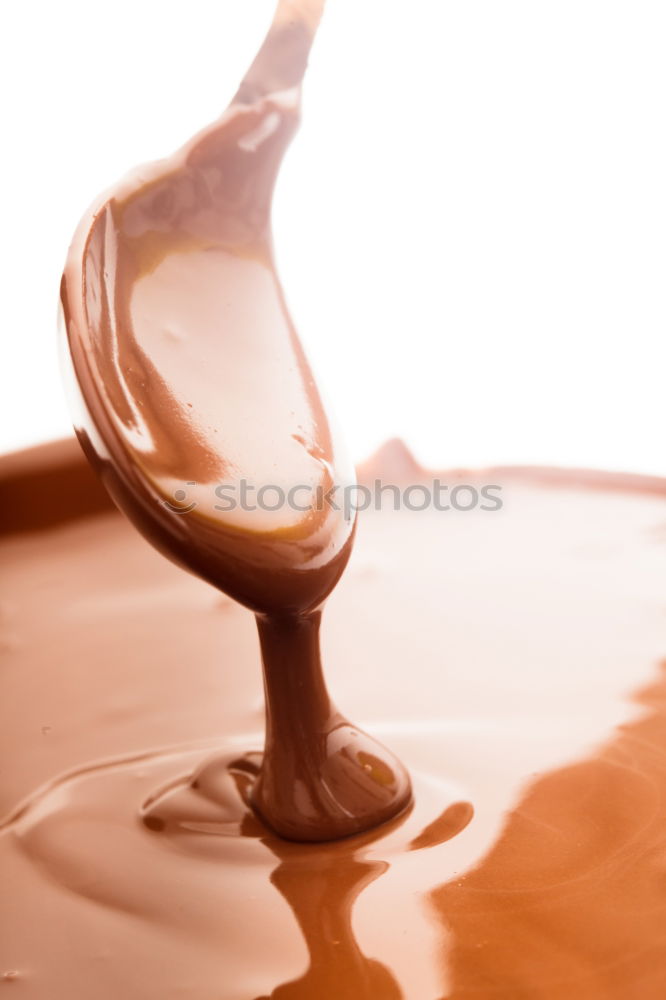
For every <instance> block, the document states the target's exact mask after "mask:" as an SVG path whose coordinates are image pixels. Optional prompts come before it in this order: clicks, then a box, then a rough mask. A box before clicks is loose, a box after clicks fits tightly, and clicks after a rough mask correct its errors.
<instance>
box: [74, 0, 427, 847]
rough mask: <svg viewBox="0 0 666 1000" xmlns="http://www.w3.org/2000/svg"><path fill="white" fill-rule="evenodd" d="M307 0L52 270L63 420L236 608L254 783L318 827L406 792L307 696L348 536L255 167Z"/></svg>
mask: <svg viewBox="0 0 666 1000" xmlns="http://www.w3.org/2000/svg"><path fill="white" fill-rule="evenodd" d="M322 6H323V0H311V2H308V0H303V2H300V3H299V2H296V0H285V2H282V3H280V4H279V6H278V8H277V12H276V15H275V18H274V21H273V24H272V26H271V29H270V31H269V33H268V35H267V38H266V40H265V42H264V44H263V46H262V48H261V49H260V51H259V53H258V55H257V57H256V59H255V61H254V62H253V64H252V66H251V67H250V69H249V71H248V73H247V75H246V76H245V79H244V80H243V82H242V84H241V86H240V88H239V90H238V92H237V94H236V96H235V97H234V99H233V101H232V103H231V105H230V106H229V108H228V110H227V111H226V112H225V114H224V115H223V117H222V118H221V119H220V120H219V121H217V122H216V123H215V124H214V125H212V126H211V127H209V128H208V129H206V130H204V131H203V132H202V133H200V134H199V135H198V136H197V137H196V138H195V139H193V140H192V141H191V142H190V143H188V144H187V145H186V146H185V147H184V148H183V149H181V150H180V151H179V152H178V153H176V154H175V155H174V156H172V157H171V158H169V159H168V160H164V161H162V162H160V163H158V164H155V165H152V166H149V167H147V168H143V169H140V170H138V171H136V172H135V173H134V174H132V175H131V176H130V177H129V179H127V180H125V181H124V182H123V183H121V184H120V185H119V186H118V187H117V189H115V190H114V191H113V192H111V193H110V194H107V195H106V196H104V198H103V199H102V200H101V201H100V203H99V204H98V205H97V206H96V207H95V208H94V209H93V211H92V212H91V213H90V214H89V215H87V216H86V217H85V218H84V219H83V221H82V223H81V224H80V226H79V229H78V230H77V233H76V235H75V238H74V241H73V244H72V247H71V249H70V253H69V257H68V260H67V265H66V269H65V274H64V277H63V282H62V296H61V297H62V305H63V312H64V320H65V326H66V331H67V340H68V344H69V352H70V356H71V372H72V373H73V375H74V378H73V379H72V393H73V395H74V396H75V397H76V399H77V405H78V406H79V412H78V413H77V428H76V429H77V434H78V435H79V438H80V440H81V442H82V444H83V447H84V450H85V451H86V454H87V455H88V457H89V458H90V460H91V461H92V462H93V464H94V465H95V467H96V468H97V470H98V472H99V474H100V475H101V477H102V479H103V480H104V482H105V484H106V486H107V488H108V490H109V492H110V493H111V495H112V496H113V498H114V500H115V501H116V502H117V504H118V505H119V507H120V508H121V509H122V510H123V511H124V512H125V513H126V514H127V515H128V517H129V518H130V519H131V520H132V521H133V522H134V524H135V525H136V527H137V528H138V529H139V530H140V531H141V532H142V533H143V534H144V535H145V536H146V537H147V538H148V539H149V541H151V542H152V544H153V545H155V546H156V547H157V548H158V549H159V550H160V551H161V552H163V553H164V554H165V555H167V556H168V557H169V558H170V559H173V560H175V561H176V562H177V563H179V564H180V565H182V566H184V567H186V568H187V569H189V570H191V571H192V572H194V573H196V574H198V575H199V576H200V577H203V579H205V580H207V581H209V582H210V583H212V584H214V585H215V586H216V587H219V588H220V589H221V590H223V591H225V592H226V593H228V594H229V595H230V596H231V597H233V598H235V599H236V600H237V601H240V602H241V603H243V604H244V605H246V606H247V607H249V608H251V609H252V610H253V611H254V612H255V614H256V616H257V622H258V627H259V635H260V640H261V649H262V658H263V664H264V679H265V690H266V706H267V728H266V747H265V754H264V758H263V765H262V767H261V770H260V772H259V777H258V779H257V781H256V784H255V787H254V791H253V796H252V799H253V804H254V806H255V808H256V810H257V811H258V812H259V813H260V814H261V816H262V817H263V818H264V820H265V821H266V822H267V823H268V824H269V825H270V826H271V827H273V829H274V830H276V831H277V832H278V833H280V834H281V835H283V836H285V837H289V838H292V839H296V840H323V839H331V838H335V837H341V836H346V835H348V834H351V833H354V832H357V831H360V830H363V829H367V828H368V827H370V826H372V825H375V824H377V823H381V822H383V821H384V820H387V819H388V818H390V817H391V816H393V815H394V814H395V813H397V812H399V811H400V810H402V809H403V808H405V807H406V805H407V804H408V803H409V800H410V796H411V791H410V783H409V778H408V776H407V774H406V772H405V770H404V768H403V767H402V765H401V764H400V763H399V762H398V761H397V760H396V759H395V758H394V757H393V755H391V754H390V753H389V752H388V751H387V750H385V749H384V748H383V747H382V746H380V745H378V744H377V743H376V742H375V741H374V740H372V739H370V737H368V736H366V735H365V734H363V733H361V732H360V731H359V730H357V729H355V728H354V727H352V726H351V725H350V724H349V723H348V722H347V721H346V720H345V719H344V718H343V717H342V716H341V715H340V714H339V713H338V712H337V710H336V709H335V708H334V706H333V705H332V704H331V702H330V699H329V697H328V694H327V691H326V687H325V684H324V680H323V675H322V671H321V665H320V661H319V638H318V632H319V622H320V617H321V607H322V604H323V602H324V600H325V599H326V597H327V596H328V594H329V593H330V592H331V590H332V589H333V587H334V586H335V584H336V582H337V580H338V579H339V577H340V575H341V573H342V571H343V569H344V567H345V565H346V563H347V560H348V558H349V554H350V551H351V545H352V540H353V529H354V524H353V518H351V517H349V516H348V515H347V516H345V511H344V509H343V506H342V504H341V503H340V496H341V489H342V488H344V487H345V486H349V485H350V484H351V483H352V482H353V470H352V469H351V467H350V465H349V463H348V460H347V458H346V456H345V453H344V449H343V448H342V447H341V444H340V442H339V441H338V440H337V439H336V438H335V436H334V434H333V432H332V429H331V426H330V424H329V421H328V418H327V415H326V412H325V410H324V407H323V405H322V401H321V398H320V395H319V392H318V390H317V387H316V384H315V382H314V379H313V376H312V373H311V370H310V367H309V365H308V362H307V359H306V357H305V354H304V352H303V349H302V347H301V345H300V342H299V340H298V337H297V335H296V332H295V329H294V326H293V323H292V321H291V319H290V316H289V313H288V311H287V308H286V305H285V301H284V296H283V293H282V289H281V287H280V283H279V281H278V278H277V274H276V270H275V266H274V260H273V252H272V237H271V226H270V210H271V200H272V192H273V186H274V182H275V178H276V175H277V171H278V168H279V165H280V162H281V160H282V156H283V154H284V151H285V149H286V147H287V145H288V143H289V140H290V138H291V136H292V134H293V132H294V130H295V128H296V125H297V121H298V113H299V98H300V83H301V79H302V77H303V74H304V72H305V68H306V64H307V56H308V52H309V49H310V45H311V42H312V38H313V35H314V32H315V29H316V27H317V23H318V21H319V17H320V14H321V8H322Z"/></svg>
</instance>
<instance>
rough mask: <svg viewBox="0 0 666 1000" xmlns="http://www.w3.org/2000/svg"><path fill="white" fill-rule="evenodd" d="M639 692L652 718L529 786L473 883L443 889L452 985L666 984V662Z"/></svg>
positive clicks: (498, 989) (611, 988)
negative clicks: (656, 677) (654, 677)
mask: <svg viewBox="0 0 666 1000" xmlns="http://www.w3.org/2000/svg"><path fill="white" fill-rule="evenodd" d="M639 700H640V702H641V704H642V705H644V706H646V708H647V710H648V711H647V714H646V715H645V716H644V717H642V718H641V719H639V720H638V721H636V722H634V723H631V724H629V725H627V726H625V727H624V728H623V729H622V730H621V731H620V732H619V733H618V735H617V737H616V738H615V739H613V740H612V741H610V742H609V743H607V744H605V745H603V746H602V747H600V748H599V750H598V752H597V753H596V754H595V755H594V756H592V757H590V758H588V759H585V760H581V761H579V762H578V763H575V764H572V765H570V766H569V767H566V768H562V769H560V770H556V771H553V772H552V773H550V774H547V775H546V776H544V777H543V778H541V779H540V780H539V781H537V782H535V783H534V784H532V785H531V786H530V787H529V788H528V790H527V792H526V793H525V794H524V795H523V796H522V798H521V799H520V801H519V802H518V803H517V805H516V807H515V808H514V809H513V811H512V813H511V816H510V818H509V820H508V822H507V824H506V826H505V828H504V829H503V830H502V832H501V834H500V836H499V838H498V840H497V843H496V844H494V845H493V847H492V849H491V850H490V851H489V853H488V854H487V856H486V857H485V858H483V860H482V861H481V863H480V864H479V865H478V866H477V867H475V868H474V869H473V870H472V871H470V872H469V873H468V874H467V875H466V877H465V880H464V883H463V884H462V885H455V884H451V883H449V884H447V885H444V886H441V887H440V888H437V889H435V890H433V892H432V894H431V896H430V902H431V905H432V906H433V908H434V910H435V912H437V913H438V914H439V915H440V918H441V920H442V924H443V927H444V928H445V929H446V934H447V936H448V937H449V938H450V941H451V943H450V948H449V950H448V953H447V957H446V968H447V970H448V973H449V976H450V981H451V983H452V992H451V993H450V994H449V996H451V997H458V996H460V997H463V996H487V995H493V996H494V995H498V996H502V997H516V996H527V995H529V996H530V997H548V998H551V997H552V998H553V1000H555V998H559V997H562V998H563V1000H564V998H565V997H568V996H571V995H572V993H573V995H575V996H577V997H586V998H599V1000H602V998H605V997H618V998H623V1000H624V998H634V997H635V998H637V1000H638V998H641V1000H642V998H646V1000H652V998H654V1000H658V998H660V997H663V996H664V995H665V993H666V663H662V665H661V669H660V671H659V677H658V679H657V680H656V681H655V683H653V684H651V685H650V686H649V687H647V688H646V689H644V690H643V691H642V692H640V695H639ZM537 971H538V979H537V981H536V982H535V973H536V972H537Z"/></svg>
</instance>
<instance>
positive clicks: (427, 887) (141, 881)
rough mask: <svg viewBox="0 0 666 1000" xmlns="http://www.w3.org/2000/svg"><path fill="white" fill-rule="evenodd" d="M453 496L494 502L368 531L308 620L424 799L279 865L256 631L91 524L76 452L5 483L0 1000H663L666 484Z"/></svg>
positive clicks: (401, 519)
mask: <svg viewBox="0 0 666 1000" xmlns="http://www.w3.org/2000/svg"><path fill="white" fill-rule="evenodd" d="M392 456H393V457H395V460H396V461H395V466H394V467H391V461H392ZM403 457H404V453H403V452H397V453H396V452H395V451H392V450H388V451H386V450H385V451H384V452H383V455H382V457H381V458H380V459H378V460H375V461H374V462H373V463H372V466H369V467H368V468H369V469H370V468H372V477H373V478H374V476H375V475H376V474H377V471H378V470H379V471H380V474H381V476H382V478H383V479H384V480H385V481H392V480H393V479H399V478H400V469H401V468H402V469H403V471H404V470H405V466H404V463H403V462H402V458H403ZM382 470H383V471H382ZM410 470H411V471H410ZM408 471H409V475H410V477H411V480H412V481H416V480H417V479H418V478H419V477H423V476H425V474H424V473H423V472H420V471H419V470H418V467H417V466H416V465H415V464H414V463H413V462H412V463H411V466H410V467H409V470H408ZM73 472H74V476H75V478H76V481H77V482H78V483H79V484H80V485H81V487H82V488H81V490H80V492H79V493H78V495H77V494H76V493H74V494H72V493H71V492H70V493H69V494H68V492H67V491H68V483H69V480H70V476H71V475H72V473H73ZM546 477H547V480H548V481H547V482H546V481H545V479H546ZM441 478H442V479H443V481H450V482H453V481H467V482H469V481H472V482H479V481H481V482H488V481H492V482H495V483H501V484H502V486H503V494H502V495H503V498H504V501H505V504H504V507H503V509H502V510H501V511H500V512H494V513H486V514H481V513H480V512H479V513H478V514H477V512H470V513H460V514H456V513H446V514H444V513H438V512H436V511H427V512H423V513H419V514H413V513H409V512H398V513H396V512H393V511H392V510H390V509H385V510H384V511H382V512H374V511H367V512H365V513H364V514H362V515H361V519H360V525H359V531H358V537H357V541H356V545H355V548H354V552H353V554H352V558H351V561H350V565H349V568H348V571H347V572H346V573H345V575H344V577H343V579H342V580H341V581H340V585H339V586H338V587H337V588H336V590H335V593H334V594H333V595H332V596H331V599H330V601H329V604H328V608H327V611H328V615H327V622H326V623H325V626H324V650H325V654H326V658H327V661H328V663H329V664H330V670H331V675H332V676H333V677H334V678H335V687H336V694H337V695H338V696H339V697H340V699H341V700H344V702H345V703H347V704H349V705H350V707H351V710H352V711H353V713H354V717H357V718H358V719H359V720H362V721H363V723H364V724H365V725H366V726H367V727H368V729H370V730H371V731H373V732H377V733H378V734H380V735H381V736H382V737H385V738H386V739H388V740H389V742H390V743H391V745H392V746H395V748H396V750H397V751H398V752H399V754H400V756H401V757H402V758H403V759H404V761H405V763H406V764H407V765H408V766H409V768H410V772H411V774H412V777H413V782H414V803H413V805H412V807H411V808H410V809H409V810H408V811H406V812H405V813H403V814H402V815H401V816H399V817H397V818H396V819H395V820H393V821H392V822H391V823H388V824H384V825H383V826H381V827H378V828H375V829H374V830H372V831H368V832H366V833H364V834H361V835H357V836H353V837H349V838H347V839H344V840H339V841H336V842H332V843H321V844H297V843H293V842H289V841H286V840H283V839H281V838H279V837H277V836H275V834H274V833H273V832H272V831H271V830H270V829H269V828H268V827H266V826H265V825H264V824H263V823H262V822H261V820H260V819H259V818H257V816H256V814H255V812H254V811H253V810H252V809H251V808H250V807H249V805H248V797H249V794H250V792H251V787H252V782H253V779H254V775H256V769H257V761H258V756H257V755H253V754H251V753H248V751H252V750H255V751H257V752H259V751H260V750H261V746H262V739H263V705H262V691H261V684H260V676H259V672H258V670H257V669H256V664H257V659H258V656H259V647H258V643H257V639H256V635H255V632H254V628H253V619H252V615H251V614H249V613H248V612H246V611H245V610H244V609H243V608H242V607H240V606H239V605H238V604H236V603H234V602H233V601H231V600H229V599H226V598H223V597H221V596H220V595H219V594H217V593H216V592H215V590H214V589H212V588H211V587H209V586H207V585H205V584H204V583H202V582H201V581H200V580H197V579H196V578H195V577H194V576H190V575H188V574H185V573H182V572H181V571H180V570H178V569H177V568H176V567H173V566H170V565H169V564H168V563H167V562H165V561H164V560H163V559H161V558H160V557H159V556H158V555H157V554H156V553H155V552H154V551H153V550H152V549H151V548H150V546H147V545H145V544H143V542H142V541H141V539H140V538H139V536H138V535H137V534H136V532H134V531H133V530H132V528H131V527H130V526H129V525H128V524H127V522H126V520H125V519H124V518H122V517H120V516H119V515H118V514H117V513H114V512H113V511H112V510H110V509H107V510H106V511H104V510H100V502H99V501H100V497H99V496H98V495H97V494H96V493H95V490H94V485H95V484H94V480H93V477H92V473H87V474H86V469H85V467H84V465H83V464H82V463H81V462H79V463H78V465H77V463H76V458H75V455H74V453H73V451H72V450H71V448H64V449H62V451H60V450H58V449H53V448H47V449H40V451H39V452H38V453H37V455H36V456H35V455H24V456H18V457H17V458H13V459H8V460H2V461H0V485H2V488H3V499H4V501H6V502H7V503H8V504H15V505H17V504H18V502H19V501H20V502H21V503H23V501H24V500H25V509H24V511H23V518H24V519H23V525H22V528H21V530H20V532H19V531H17V530H11V531H8V532H7V533H6V534H5V535H4V536H3V537H2V538H1V539H0V559H1V560H2V565H3V574H2V577H3V579H2V594H1V611H0V645H1V647H2V649H1V652H0V656H1V669H2V683H3V699H2V702H1V703H0V716H1V724H0V758H1V759H2V761H3V762H5V764H4V765H3V768H2V780H1V781H0V811H1V812H2V814H3V815H4V816H6V817H7V820H6V822H5V825H4V827H3V830H2V833H1V834H0V871H1V873H2V875H1V878H2V887H3V891H2V893H0V990H1V989H6V990H7V996H9V995H10V993H11V991H12V990H14V991H16V992H17V995H18V994H19V992H20V995H21V996H22V997H25V998H26V1000H65V998H67V1000H71V998H77V997H81V998H85V1000H89V998H91V997H94V998H95V1000H118V997H119V996H122V997H124V998H127V1000H149V998H150V1000H152V998H153V997H155V996H159V997H164V998H166V1000H172V998H173V1000H175V998H178V997H183V996H186V997H189V998H191V1000H210V998H211V996H214V997H216V998H219V1000H258V998H260V997H262V998H265V997H279V998H284V997H287V998H293V1000H306V998H307V1000H310V998H311V997H313V996H316V997H321V998H322V1000H340V998H344V1000H352V998H353V1000H358V998H362V1000H389V998H390V1000H395V998H398V997H400V998H404V1000H441V998H443V997H447V998H448V997H452V998H455V1000H457V998H458V997H461V998H462V997H467V996H481V997H485V996H496V997H498V998H500V1000H515V998H516V997H522V996H525V997H539V998H544V1000H560V998H561V1000H569V998H570V997H572V996H575V997H576V998H581V1000H607V998H610V1000H625V998H627V997H636V998H640V1000H661V997H662V996H663V992H664V984H665V983H666V960H665V959H664V947H663V935H664V931H663V927H664V923H663V921H662V920H661V919H660V915H661V914H662V913H663V911H664V909H665V908H666V889H665V888H664V880H663V858H664V856H665V853H666V832H665V831H666V824H665V822H664V819H665V811H664V796H663V794H662V792H663V787H664V780H665V777H666V776H665V775H664V761H665V760H666V673H665V672H664V668H663V666H662V660H663V657H664V653H665V652H666V629H665V626H664V577H665V574H666V570H665V564H664V544H665V542H666V484H664V483H663V482H661V483H660V482H659V481H657V480H650V481H647V480H640V479H637V478H633V477H626V478H623V477H620V476H610V475H609V476H605V475H601V474H597V475H596V476H594V475H590V474H584V475H577V474H571V475H566V474H563V473H560V474H559V476H558V475H556V474H555V473H554V472H552V471H550V472H548V473H546V472H545V471H541V472H539V473H536V474H534V475H532V474H530V473H518V472H516V471H513V472H510V473H507V472H505V471H504V472H503V471H498V470H493V471H492V472H489V473H484V474H483V476H482V477H481V479H480V480H479V479H478V478H477V479H475V478H474V477H473V476H471V475H470V474H469V473H457V474H453V475H450V476H447V475H445V474H442V475H441ZM28 484H29V486H30V488H29V489H28ZM67 496H69V497H70V498H71V505H70V506H68V507H65V505H64V503H63V504H62V505H60V508H59V510H55V511H52V513H51V517H50V520H49V523H48V524H45V523H44V518H43V516H42V514H43V511H44V508H45V506H47V505H48V503H49V501H50V500H51V499H53V498H54V497H62V498H63V500H64V499H65V498H66V497H67ZM406 663H408V664H409V671H408V675H409V678H408V679H409V683H406V679H405V674H406V671H405V664H406ZM361 668H363V669H361ZM253 771H254V774H253ZM193 784H194V785H195V786H196V787H194V788H193V787H192V786H193ZM221 803H223V804H224V808H221ZM139 814H143V815H144V817H145V816H148V815H150V816H153V817H157V816H161V819H162V825H161V828H160V829H157V827H158V826H159V824H153V826H152V828H151V826H150V825H146V824H145V823H141V822H140V821H139V819H138V816H139ZM3 976H4V977H5V978H4V979H3V978H2V977H3Z"/></svg>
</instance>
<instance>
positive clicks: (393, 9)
mask: <svg viewBox="0 0 666 1000" xmlns="http://www.w3.org/2000/svg"><path fill="white" fill-rule="evenodd" d="M271 9H272V4H271V3H270V2H268V0H189V2H188V3H184V2H183V0H178V2H174V0H159V2H158V0H133V2H131V3H129V2H127V0H115V2H114V3H113V4H109V3H101V2H99V0H86V2H83V0H60V2H58V3H34V2H33V3H30V2H26V3H24V4H11V5H9V6H8V9H7V10H6V11H5V12H4V22H5V23H4V28H3V32H2V35H3V38H2V41H1V42H0V47H1V51H0V57H1V58H0V72H1V73H2V80H1V81H0V83H1V85H2V92H3V95H4V98H5V110H4V111H3V136H4V139H5V143H4V154H3V174H4V177H3V201H2V241H1V252H2V274H3V290H2V318H3V322H2V331H3V339H2V354H1V355H0V357H1V359H2V362H3V364H2V371H1V380H2V381H1V384H0V399H1V400H2V421H1V426H0V434H1V437H0V451H6V450H9V449H12V448H16V447H19V446H22V445H24V444H26V443H32V442H37V441H41V440H46V439H48V438H53V437H57V436H60V435H62V434H63V433H67V432H68V430H69V418H68V414H67V408H66V403H65V401H64V399H63V396H62V391H61V388H60V379H59V372H58V367H57V354H56V347H55V341H56V336H55V318H56V300H57V290H58V282H59V276H60V269H61V266H62V263H63V259H64V254H65V251H66V247H67V244H68V242H69V239H70V237H71V234H72V232H73V229H74V227H75V225H76V223H77V221H78V219H79V217H80V215H81V214H82V212H83V211H84V209H85V208H86V207H87V205H88V203H89V202H90V201H92V200H93V198H94V197H95V196H96V195H97V194H98V193H99V192H100V191H102V190H103V189H104V188H106V187H108V186H109V185H110V184H112V183H113V182H114V181H115V180H116V179H117V178H118V177H119V176H121V175H122V174H123V173H124V172H125V171H126V170H128V169H129V168H130V167H132V166H135V165H136V164H138V163H141V162H142V161H145V160H150V159H154V158H157V157H160V156H163V155H167V154H169V153H170V152H172V151H173V150H174V149H175V148H176V147H178V146H179V145H180V144H181V143H182V142H183V141H184V140H185V139H187V138H188V137H189V136H190V135H191V134H192V133H193V132H195V131H196V130H197V129H198V128H200V127H201V126H203V125H205V124H206V123H208V122H209V121H210V120H212V119H213V118H215V117H216V116H217V115H218V113H219V112H220V111H221V110H222V109H223V107H224V106H225V104H226V103H227V101H228V99H229V98H230V96H231V94H232V93H233V91H234V89H235V87H236V84H237V82H238V81H239V79H240V77H241V76H242V73H243V70H244V68H245V67H246V65H247V64H248V62H249V61H250V58H251V56H252V54H253V51H254V49H255V48H256V46H257V45H258V43H259V42H260V40H261V38H262V36H263V33H264V30H265V28H266V26H267V23H268V20H269V19H270V14H271ZM665 52H666V5H665V4H664V3H663V2H662V0H655V2H643V0H622V2H614V0H557V2H555V0H522V2H516V0H459V2H458V0H457V2H448V0H408V2H407V0H400V2H399V0H329V6H328V10H327V13H326V15H325V19H324V22H323V23H322V27H321V30H320V36H319V39H318V41H317V44H316V46H315V50H314V52H313V57H312V62H311V69H310V72H309V75H308V77H307V80H306V95H305V116H304V124H303V128H302V130H301V132H300V134H299V136H298V137H297V139H296V142H295V143H294V146H293V147H292V150H291V152H290V154H289V159H288V162H287V163H286V165H285V169H284V171H283V175H282V178H281V182H280V185H279V188H278V193H277V201H276V206H275V229H276V243H277V247H278V255H279V262H280V268H281V274H282V278H283V281H284V284H285V287H286V291H287V295H288V298H289V300H290V302H291V305H292V310H293V313H294V315H295V318H296V321H297V324H298V326H299V329H300V331H301V335H302V339H303V340H304V342H305V344H306V347H307V348H308V350H309V353H310V355H311V357H312V359H313V361H314V363H315V367H316V368H317V370H318V372H319V373H320V375H322V376H323V382H324V384H325V386H326V388H327V390H328V394H329V396H330V398H331V399H332V400H333V402H334V405H335V408H336V411H337V414H338V417H339V419H340V421H341V423H342V424H343V427H344V429H345V430H346V433H347V438H348V441H349V443H350V447H351V449H352V452H353V454H354V456H355V457H356V458H360V457H363V456H364V455H366V454H367V453H368V452H369V451H370V450H371V449H372V448H373V447H374V446H376V445H377V444H378V443H380V442H381V441H382V440H383V439H384V438H386V437H388V436H391V435H402V436H404V437H405V439H406V440H407V441H408V442H409V443H410V444H411V445H412V447H413V448H414V450H415V451H416V453H417V454H418V455H419V457H421V458H423V459H425V460H427V461H430V462H436V463H438V464H440V465H444V464H446V465H448V464H468V465H481V464H485V463H494V462H537V463H555V464H563V465H588V466H607V467H611V468H616V469H619V468H625V469H636V470H643V471H651V472H661V473H664V474H666V446H665V444H664V429H665V427H666V420H665V416H666V414H665V409H666V406H665V403H664V395H665V394H664V383H665V376H666V372H665V368H664V359H665V353H666V352H665V350H664V329H665V324H666V294H665V288H666V285H665V281H666V141H665V137H666V113H665V112H666V58H665V57H664V53H665Z"/></svg>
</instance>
